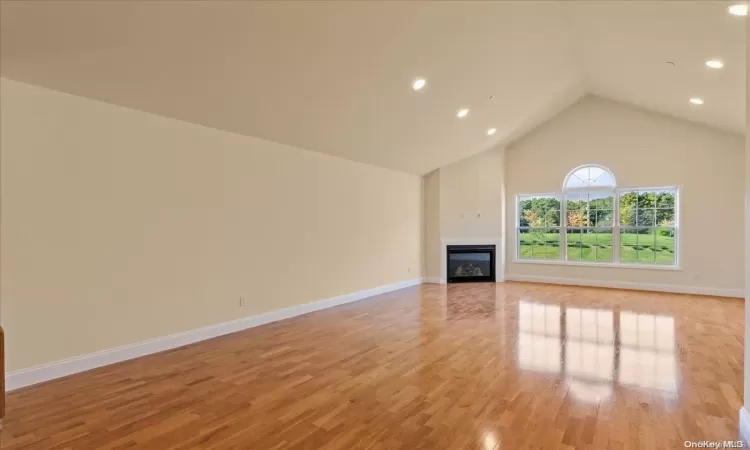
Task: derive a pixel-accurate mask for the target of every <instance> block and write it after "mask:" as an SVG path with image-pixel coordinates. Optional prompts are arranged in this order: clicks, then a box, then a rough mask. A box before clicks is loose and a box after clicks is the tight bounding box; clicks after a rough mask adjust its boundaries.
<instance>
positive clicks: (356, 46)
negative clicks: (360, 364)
mask: <svg viewBox="0 0 750 450" xmlns="http://www.w3.org/2000/svg"><path fill="white" fill-rule="evenodd" d="M729 4H730V3H728V2H721V1H711V2H695V1H688V2H676V1H670V2H637V1H628V2H611V1H604V2H599V3H596V2H571V1H568V2H532V1H523V2H426V1H417V2H364V1H356V2H310V1H299V2H295V1H281V2H239V1H229V2H222V1H214V2H186V1H166V2H156V1H145V2H94V1H78V2H70V1H50V2H45V1H26V2H23V1H21V2H8V1H3V2H2V3H0V6H1V7H2V9H1V10H0V32H1V34H0V38H1V40H0V44H1V47H0V50H1V53H0V56H1V57H2V59H1V60H0V63H1V64H2V65H1V66H0V69H1V70H2V72H1V74H2V76H4V77H8V78H11V79H14V80H18V81H24V82H27V83H31V84H37V85H40V86H45V87H49V88H52V89H57V90H60V91H64V92H69V93H72V94H77V95H81V96H84V97H89V98H94V99H99V100H103V101H107V102H111V103H115V104H118V105H122V106H127V107H131V108H135V109H139V110H143V111H149V112H153V113H156V114H161V115H164V116H168V117H174V118H178V119H181V120H185V121H189V122H194V123H199V124H203V125H207V126H211V127H215V128H219V129H223V130H228V131H233V132H236V133H241V134H246V135H251V136H256V137H260V138H263V139H267V140H271V141H276V142H281V143H284V144H289V145H294V146H298V147H303V148H307V149H310V150H314V151H318V152H322V153H327V154H331V155H336V156H340V157H343V158H347V159H352V160H357V161H362V162H366V163H370V164H374V165H379V166H383V167H388V168H392V169H396V170H400V171H405V172H411V173H416V174H422V173H426V172H428V171H430V170H433V169H435V168H437V167H441V166H443V165H446V164H449V163H451V162H454V161H457V160H459V159H462V158H465V157H467V156H470V155H472V154H475V153H478V152H480V151H483V150H485V149H488V148H490V147H492V146H494V145H495V144H498V143H503V142H508V141H510V140H513V139H515V138H518V137H519V136H521V135H523V134H524V133H526V132H527V131H529V130H530V129H532V128H534V127H535V126H537V125H539V124H540V123H541V122H543V121H544V120H546V119H548V118H550V117H552V116H554V115H555V114H557V113H558V112H560V111H561V110H562V109H564V108H565V107H567V106H569V105H570V104H572V103H574V102H575V101H576V100H578V99H579V98H580V97H581V96H583V95H585V94H586V93H587V92H590V93H594V94H597V95H601V96H605V97H609V98H613V99H616V100H620V101H625V102H628V103H632V104H635V105H640V106H643V107H645V108H648V109H652V110H656V111H660V112H663V113H667V114H671V115H674V116H678V117H683V118H686V119H689V120H694V121H698V122H703V123H706V124H710V125H713V126H716V127H720V128H724V129H727V130H732V131H736V132H744V115H745V102H744V98H745V97H744V77H745V53H744V48H745V47H744V45H745V35H744V33H745V30H744V22H745V21H744V20H743V19H742V18H739V17H734V16H730V15H729V14H727V11H726V9H727V6H728V5H729ZM713 57H719V58H722V59H724V60H725V62H726V67H725V68H724V69H721V70H719V71H710V70H708V69H707V68H706V67H705V66H704V61H705V60H706V59H709V58H713ZM666 61H673V62H674V63H675V65H674V66H672V65H668V64H666ZM416 76H423V77H425V78H426V79H427V86H426V88H425V89H423V90H422V91H420V92H415V91H413V90H412V89H411V82H412V80H413V79H414V78H415V77H416ZM490 96H493V98H492V99H490ZM692 96H700V97H703V98H704V99H705V101H706V103H705V105H703V106H702V107H695V106H693V105H690V104H689V103H688V99H689V98H690V97H692ZM464 106H465V107H468V108H470V110H471V111H470V113H469V115H468V117H466V118H464V119H458V118H456V111H457V109H458V108H460V107H464ZM490 127H494V128H497V130H498V131H497V133H496V134H495V135H494V136H492V137H488V136H487V135H486V133H485V131H486V130H487V128H490Z"/></svg>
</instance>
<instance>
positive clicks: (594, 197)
mask: <svg viewBox="0 0 750 450" xmlns="http://www.w3.org/2000/svg"><path fill="white" fill-rule="evenodd" d="M588 197H589V199H588V200H589V209H590V210H600V209H609V210H611V209H612V208H613V207H614V206H613V205H614V197H613V196H612V194H610V193H592V194H589V195H588Z"/></svg>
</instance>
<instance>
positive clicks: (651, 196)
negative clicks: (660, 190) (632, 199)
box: [638, 191, 656, 209]
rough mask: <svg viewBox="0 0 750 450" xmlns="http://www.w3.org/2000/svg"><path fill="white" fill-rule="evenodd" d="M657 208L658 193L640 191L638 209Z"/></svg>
mask: <svg viewBox="0 0 750 450" xmlns="http://www.w3.org/2000/svg"><path fill="white" fill-rule="evenodd" d="M654 208H656V192H652V191H638V209H654Z"/></svg>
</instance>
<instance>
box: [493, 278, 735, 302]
mask: <svg viewBox="0 0 750 450" xmlns="http://www.w3.org/2000/svg"><path fill="white" fill-rule="evenodd" d="M505 280H507V281H527V282H530V283H549V284H565V285H574V286H593V287H604V288H615V289H633V290H637V291H655V292H674V293H678V294H698V295H713V296H717V297H738V298H744V297H745V291H744V290H742V289H724V288H711V287H703V286H681V285H677V284H650V283H634V282H631V281H607V280H594V279H578V278H564V277H544V276H536V275H513V274H506V275H505Z"/></svg>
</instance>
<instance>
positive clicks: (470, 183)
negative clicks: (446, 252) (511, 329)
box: [423, 149, 505, 278]
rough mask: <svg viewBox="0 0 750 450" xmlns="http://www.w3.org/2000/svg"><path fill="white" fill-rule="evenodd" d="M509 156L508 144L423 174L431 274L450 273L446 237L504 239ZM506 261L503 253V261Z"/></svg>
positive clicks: (489, 241) (427, 260)
mask: <svg viewBox="0 0 750 450" xmlns="http://www.w3.org/2000/svg"><path fill="white" fill-rule="evenodd" d="M504 159H505V155H504V152H503V150H502V149H492V150H488V151H486V152H482V153H480V154H478V155H475V156H472V157H471V158H467V159H464V160H462V161H459V162H456V163H454V164H451V165H449V166H445V167H442V168H440V169H438V170H436V171H433V172H430V173H429V174H427V175H425V176H424V177H423V179H424V187H425V203H424V208H425V221H426V225H425V229H426V236H425V266H426V269H427V270H426V275H427V276H428V277H432V278H435V277H442V276H443V275H444V274H443V273H442V271H443V269H442V267H441V261H440V259H441V255H442V251H443V248H442V247H443V244H442V243H441V239H444V240H461V239H468V240H476V241H477V243H480V242H481V243H486V244H495V243H497V242H498V241H501V240H502V235H503V223H504V220H503V217H504V216H503V212H504V211H503V208H502V204H503V172H504V169H503V164H504ZM485 241H486V242H485ZM501 267H502V259H500V260H499V265H498V268H501ZM500 273H501V272H500Z"/></svg>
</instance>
